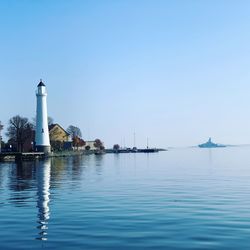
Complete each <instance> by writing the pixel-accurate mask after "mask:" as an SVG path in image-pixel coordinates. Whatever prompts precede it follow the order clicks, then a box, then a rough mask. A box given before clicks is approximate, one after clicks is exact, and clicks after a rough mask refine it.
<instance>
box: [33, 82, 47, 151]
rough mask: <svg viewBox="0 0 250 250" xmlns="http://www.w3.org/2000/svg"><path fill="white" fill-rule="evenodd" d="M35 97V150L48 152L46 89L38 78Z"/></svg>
mask: <svg viewBox="0 0 250 250" xmlns="http://www.w3.org/2000/svg"><path fill="white" fill-rule="evenodd" d="M36 99H37V106H36V151H38V152H44V153H49V152H50V141H49V128H48V112H47V91H46V86H45V84H44V83H43V82H42V80H40V82H39V84H38V85H37V92H36Z"/></svg>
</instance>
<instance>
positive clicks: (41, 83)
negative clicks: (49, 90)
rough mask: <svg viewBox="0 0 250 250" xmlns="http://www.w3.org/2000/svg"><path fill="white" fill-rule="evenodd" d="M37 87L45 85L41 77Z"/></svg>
mask: <svg viewBox="0 0 250 250" xmlns="http://www.w3.org/2000/svg"><path fill="white" fill-rule="evenodd" d="M37 87H45V84H44V83H43V81H42V79H41V80H40V82H39V84H38V85H37Z"/></svg>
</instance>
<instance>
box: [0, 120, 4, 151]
mask: <svg viewBox="0 0 250 250" xmlns="http://www.w3.org/2000/svg"><path fill="white" fill-rule="evenodd" d="M2 130H3V125H2V123H1V121H0V153H1V152H2V135H1V131H2Z"/></svg>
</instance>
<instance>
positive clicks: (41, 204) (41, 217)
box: [36, 159, 51, 240]
mask: <svg viewBox="0 0 250 250" xmlns="http://www.w3.org/2000/svg"><path fill="white" fill-rule="evenodd" d="M36 170H37V172H36V173H37V176H36V177H37V208H38V216H37V218H38V221H37V222H38V226H37V228H38V229H39V236H38V238H37V239H38V240H47V237H48V223H49V215H50V211H49V202H50V172H51V160H50V159H46V160H45V161H40V162H38V163H37V166H36Z"/></svg>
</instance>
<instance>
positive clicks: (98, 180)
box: [0, 147, 250, 250]
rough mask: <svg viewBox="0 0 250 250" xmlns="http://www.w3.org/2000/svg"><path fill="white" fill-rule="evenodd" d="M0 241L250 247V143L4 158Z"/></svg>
mask: <svg viewBox="0 0 250 250" xmlns="http://www.w3.org/2000/svg"><path fill="white" fill-rule="evenodd" d="M0 249H3V250H8V249H25V250H27V249H87V250H91V249H112V250H113V249H114V250H116V249H117V250H118V249H124V250H125V249H126V250H128V249H154V250H157V249H250V147H226V148H214V149H201V148H182V149H170V150H168V151H165V152H158V153H124V154H104V155H82V156H74V157H67V158H52V159H47V160H44V161H30V162H28V161H24V162H18V163H15V162H5V163H0Z"/></svg>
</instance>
